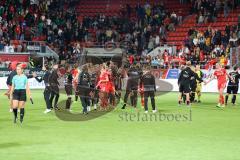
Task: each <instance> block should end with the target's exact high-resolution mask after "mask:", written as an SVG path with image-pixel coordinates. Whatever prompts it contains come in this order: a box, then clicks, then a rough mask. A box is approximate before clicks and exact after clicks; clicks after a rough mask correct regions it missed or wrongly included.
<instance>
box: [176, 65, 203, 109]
mask: <svg viewBox="0 0 240 160" xmlns="http://www.w3.org/2000/svg"><path fill="white" fill-rule="evenodd" d="M190 67H191V62H190V61H188V62H187V63H186V68H184V69H183V70H182V71H181V73H180V75H179V78H178V85H179V92H180V94H179V100H178V104H179V105H180V104H181V103H182V95H183V94H185V95H186V101H187V105H188V106H189V105H190V92H191V87H190V82H191V78H192V77H195V78H196V79H197V80H198V81H200V82H203V80H202V79H201V78H199V77H198V75H197V74H196V73H195V72H194V71H192V69H191V68H190Z"/></svg>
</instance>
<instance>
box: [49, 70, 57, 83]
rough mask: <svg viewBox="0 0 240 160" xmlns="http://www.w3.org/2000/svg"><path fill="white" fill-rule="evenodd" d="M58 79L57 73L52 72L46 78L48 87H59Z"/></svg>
mask: <svg viewBox="0 0 240 160" xmlns="http://www.w3.org/2000/svg"><path fill="white" fill-rule="evenodd" d="M58 78H59V76H58V71H57V70H53V71H52V72H51V73H50V75H49V77H48V82H49V84H50V86H59V82H58Z"/></svg>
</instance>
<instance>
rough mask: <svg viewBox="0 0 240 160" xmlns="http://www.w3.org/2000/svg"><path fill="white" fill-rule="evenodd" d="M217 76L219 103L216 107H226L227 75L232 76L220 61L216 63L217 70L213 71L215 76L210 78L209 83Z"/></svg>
mask: <svg viewBox="0 0 240 160" xmlns="http://www.w3.org/2000/svg"><path fill="white" fill-rule="evenodd" d="M215 77H216V78H217V81H218V91H219V101H218V102H219V103H218V105H217V106H216V107H224V95H223V91H224V89H225V88H226V83H227V77H229V78H231V77H230V76H229V75H228V73H227V71H226V69H224V68H223V67H222V66H221V65H220V64H219V63H216V70H215V71H214V73H213V76H212V77H211V78H210V79H209V81H208V82H207V83H209V82H210V81H212V80H213V79H214V78H215Z"/></svg>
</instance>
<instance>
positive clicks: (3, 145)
mask: <svg viewBox="0 0 240 160" xmlns="http://www.w3.org/2000/svg"><path fill="white" fill-rule="evenodd" d="M19 146H21V144H20V143H15V142H12V143H0V149H5V148H12V147H19Z"/></svg>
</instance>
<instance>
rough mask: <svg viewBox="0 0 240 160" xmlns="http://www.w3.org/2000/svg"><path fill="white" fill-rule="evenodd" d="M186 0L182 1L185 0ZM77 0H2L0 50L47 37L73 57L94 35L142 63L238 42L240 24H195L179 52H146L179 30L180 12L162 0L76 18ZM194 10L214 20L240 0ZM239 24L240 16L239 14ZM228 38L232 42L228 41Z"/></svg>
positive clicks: (197, 5) (208, 54) (216, 50)
mask: <svg viewBox="0 0 240 160" xmlns="http://www.w3.org/2000/svg"><path fill="white" fill-rule="evenodd" d="M186 2H188V0H182V1H180V3H186ZM77 3H79V2H78V0H41V1H40V0H14V1H12V0H2V1H1V2H0V50H3V49H4V47H6V48H7V49H8V51H9V52H10V51H13V50H14V51H16V50H17V51H23V50H24V48H26V47H25V46H21V45H18V46H19V48H14V46H12V44H10V41H11V40H26V41H32V40H39V41H42V40H43V41H46V42H47V43H48V45H49V46H51V47H52V48H54V49H56V50H55V51H56V52H57V53H58V54H59V59H60V61H61V60H66V59H67V60H68V61H69V62H74V61H76V60H77V59H79V58H80V55H81V53H82V52H83V48H82V46H81V45H80V42H89V41H96V42H97V44H100V45H102V44H105V43H106V42H113V43H118V42H120V43H119V44H121V43H122V44H126V43H125V42H127V43H128V44H130V45H127V47H126V54H127V55H136V56H137V57H140V58H136V57H135V58H134V59H135V60H136V59H138V60H139V61H141V63H144V64H148V63H149V64H152V65H153V66H163V67H168V66H169V65H171V61H172V60H174V62H175V60H176V59H179V58H181V59H182V60H191V61H193V62H194V63H195V62H199V61H204V60H209V59H211V58H215V57H227V56H228V51H229V47H230V46H234V45H237V44H238V43H239V37H240V32H239V27H237V26H226V30H225V32H224V33H222V32H221V31H218V30H216V29H214V28H210V27H209V28H208V30H207V31H205V32H200V31H198V30H197V29H194V28H192V29H191V30H189V34H188V37H187V38H186V40H185V41H184V45H183V46H182V47H180V48H178V50H177V54H178V55H171V54H170V53H169V52H168V51H164V53H159V55H158V56H157V57H149V56H146V53H148V52H149V51H151V50H153V49H154V48H155V47H157V46H159V45H161V44H162V43H164V42H165V40H166V37H167V31H175V27H176V25H178V24H180V23H181V22H182V15H181V13H180V12H177V13H176V12H174V11H169V10H167V9H166V8H165V5H164V3H163V2H160V3H155V4H150V3H148V1H146V3H145V4H144V5H140V4H138V5H137V6H136V7H135V8H132V7H131V6H130V5H128V4H127V5H126V6H121V12H120V14H119V15H118V16H112V17H107V16H105V15H104V14H98V15H96V16H94V17H83V19H82V21H79V20H78V15H77V13H76V8H75V6H77ZM191 3H192V4H193V6H192V13H197V14H198V18H197V21H198V23H204V22H209V21H215V19H216V18H217V14H218V13H219V11H220V10H224V15H225V16H227V14H228V11H229V9H230V8H231V7H235V6H237V5H239V1H238V0H234V1H230V0H224V1H220V0H213V1H210V0H196V1H193V0H192V1H191ZM239 24H240V17H239ZM229 42H230V43H229Z"/></svg>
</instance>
